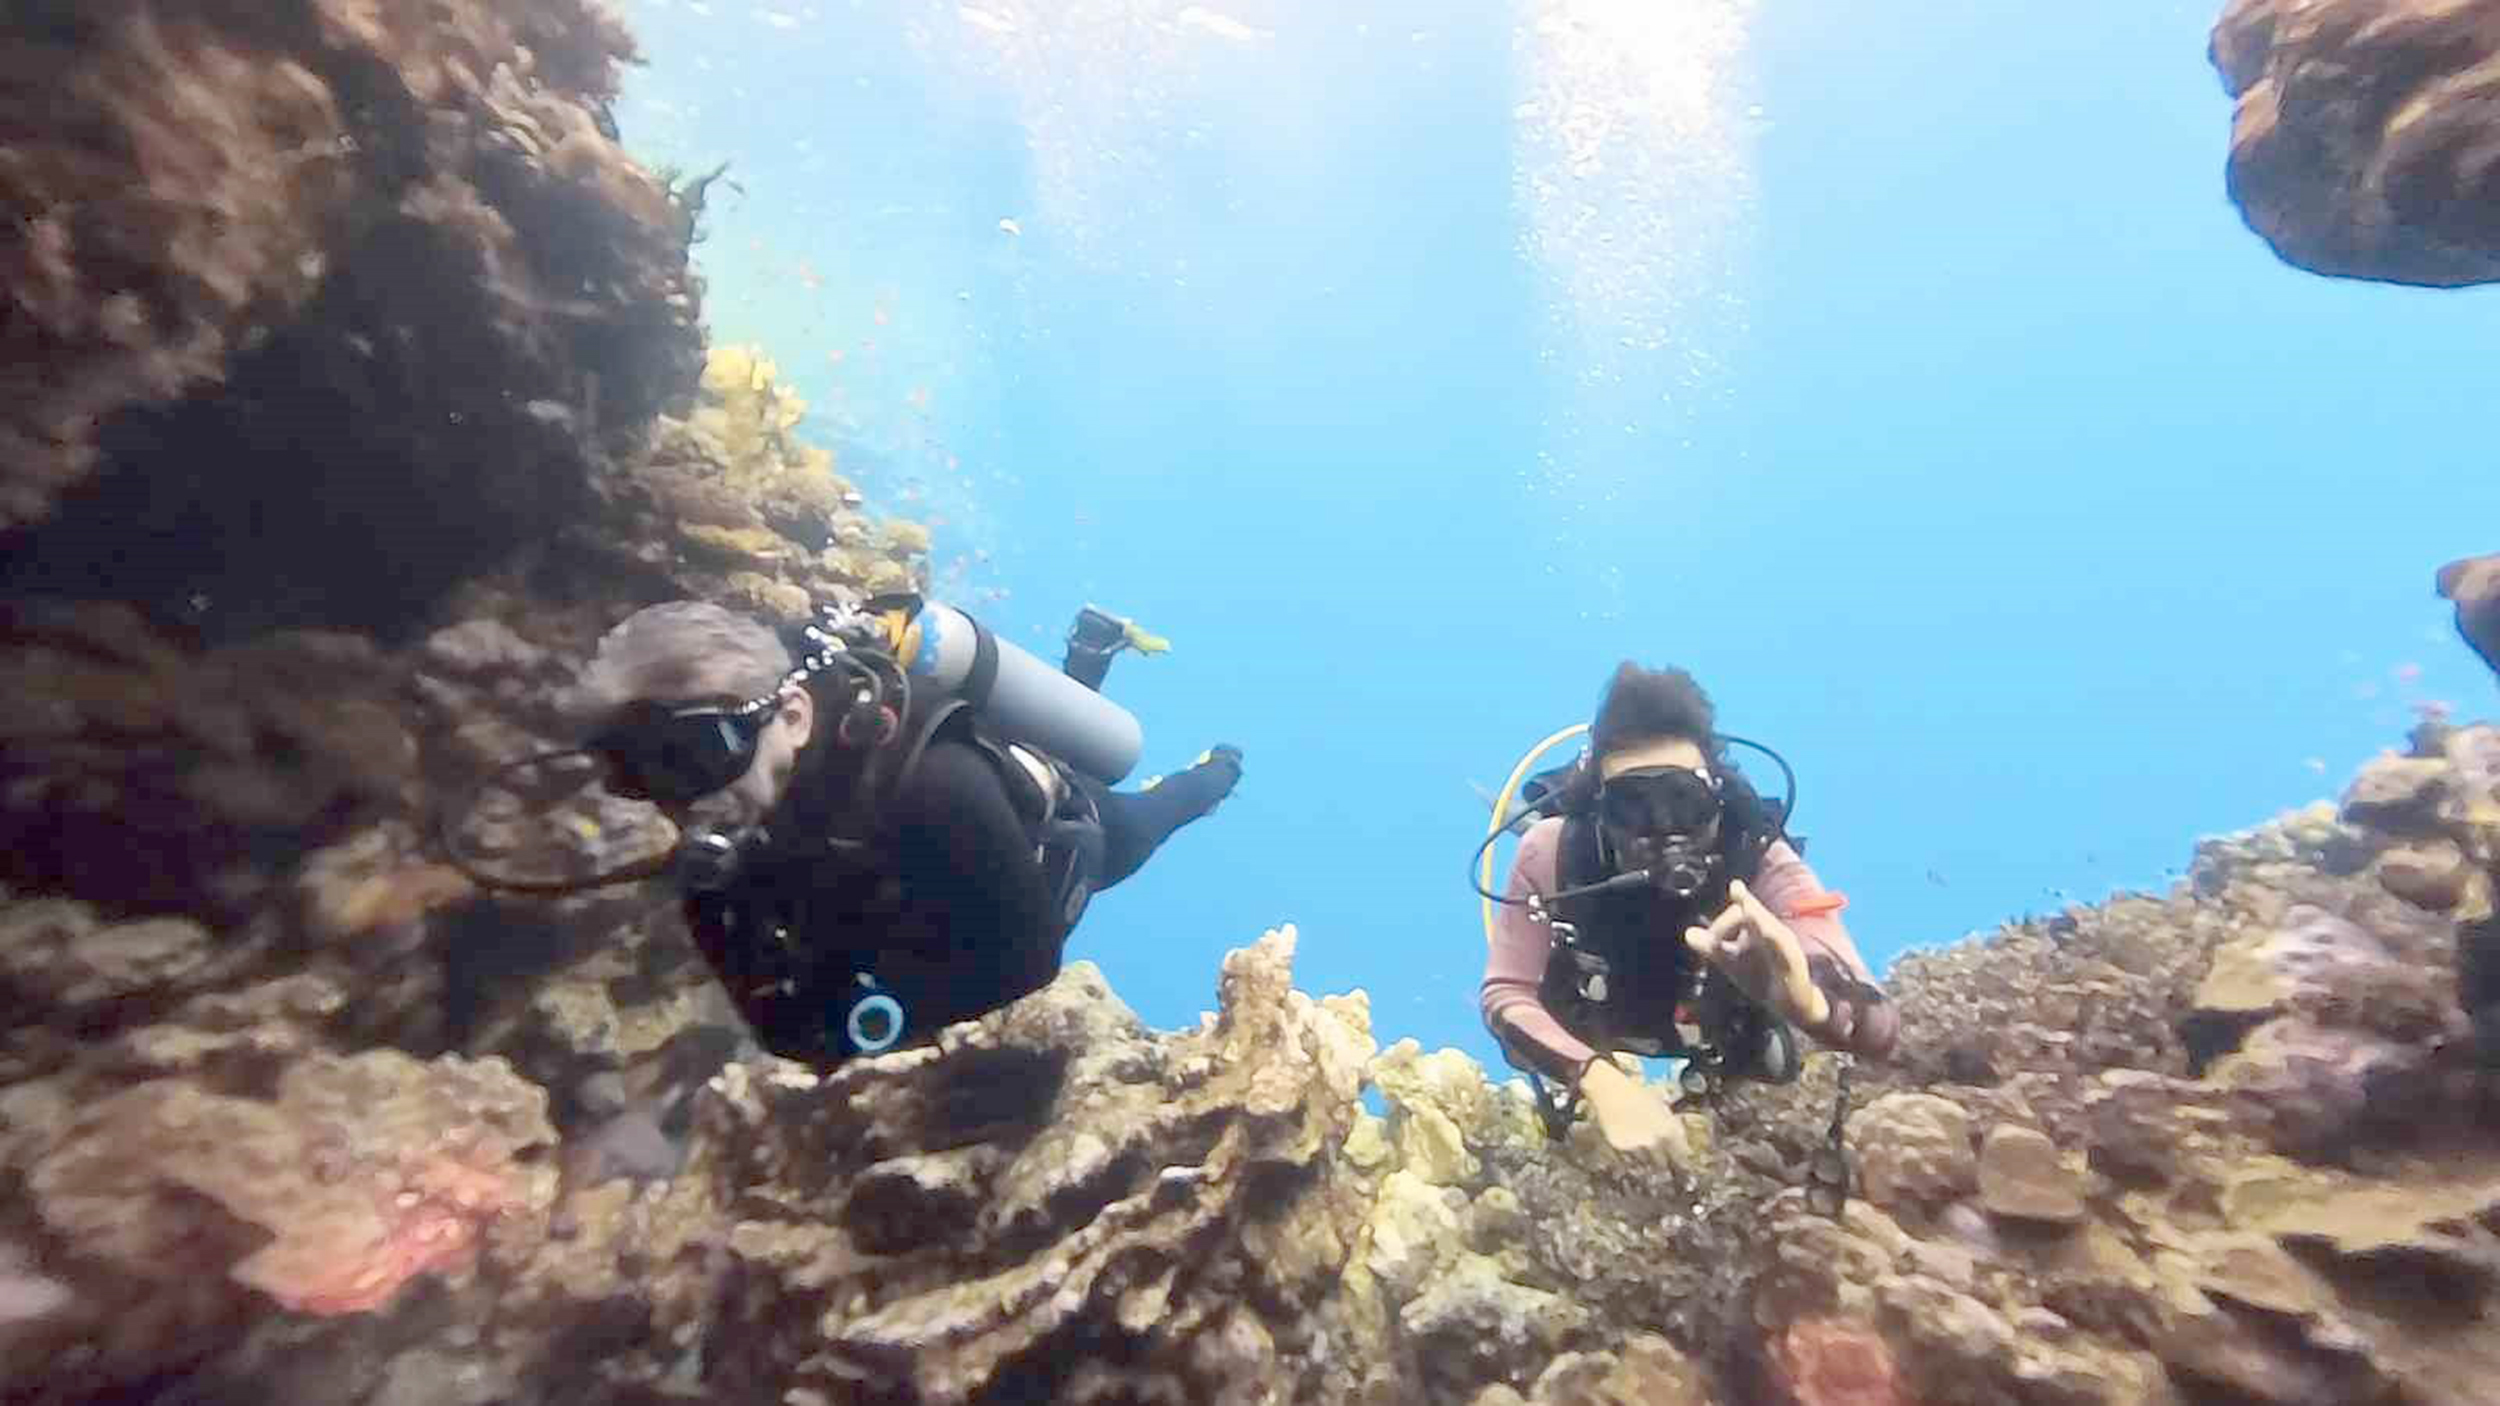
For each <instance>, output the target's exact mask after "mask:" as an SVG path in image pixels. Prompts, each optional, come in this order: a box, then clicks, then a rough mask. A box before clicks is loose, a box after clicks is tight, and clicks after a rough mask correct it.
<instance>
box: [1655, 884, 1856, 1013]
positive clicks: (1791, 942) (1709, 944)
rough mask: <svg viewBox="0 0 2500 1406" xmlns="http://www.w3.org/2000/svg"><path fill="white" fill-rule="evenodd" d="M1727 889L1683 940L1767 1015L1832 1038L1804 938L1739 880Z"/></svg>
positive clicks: (1824, 999) (1829, 1005)
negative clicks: (1706, 921) (1713, 913)
mask: <svg viewBox="0 0 2500 1406" xmlns="http://www.w3.org/2000/svg"><path fill="white" fill-rule="evenodd" d="M1727 893H1728V900H1729V901H1728V905H1727V908H1726V910H1725V911H1724V912H1722V913H1720V914H1719V916H1718V917H1716V918H1713V919H1711V920H1710V925H1709V926H1708V927H1700V928H1690V929H1687V930H1686V931H1685V934H1684V942H1685V945H1687V946H1689V947H1691V948H1692V949H1693V951H1694V952H1696V953H1698V954H1699V955H1700V957H1701V959H1702V960H1703V961H1705V962H1708V963H1709V964H1710V965H1712V966H1714V967H1716V968H1718V969H1719V970H1720V971H1723V972H1725V973H1727V976H1728V979H1729V980H1731V981H1733V982H1735V983H1736V986H1737V989H1738V990H1740V991H1743V992H1744V993H1745V994H1746V995H1748V996H1750V997H1752V998H1753V999H1754V1000H1755V1001H1756V1002H1758V1003H1760V1004H1761V1005H1762V1006H1763V1007H1764V1008H1765V1009H1768V1010H1769V1011H1770V1012H1771V1013H1772V1014H1774V1015H1776V1016H1778V1017H1779V1018H1780V1019H1782V1020H1785V1021H1787V1022H1788V1023H1789V1024H1791V1025H1794V1026H1797V1027H1799V1028H1801V1029H1804V1030H1806V1031H1808V1032H1809V1033H1811V1034H1813V1035H1815V1036H1816V1037H1817V1038H1819V1039H1826V1040H1829V1039H1833V1038H1834V1036H1833V1034H1832V1033H1831V1030H1830V1027H1831V1024H1832V1020H1833V1017H1834V1015H1835V1014H1836V1012H1835V1011H1834V1009H1833V1006H1832V1002H1831V1000H1830V998H1828V997H1826V996H1825V995H1824V994H1823V989H1822V988H1821V987H1820V986H1818V985H1816V984H1815V981H1814V973H1813V971H1812V970H1811V969H1809V967H1808V966H1807V958H1806V945H1805V940H1804V939H1802V938H1800V937H1798V936H1797V932H1796V929H1794V928H1791V927H1790V926H1789V925H1788V924H1787V923H1786V922H1785V921H1784V920H1782V919H1781V917H1780V916H1779V915H1778V914H1777V913H1774V912H1772V911H1771V909H1770V907H1769V906H1768V905H1766V904H1765V903H1763V901H1762V900H1761V899H1759V898H1756V897H1754V894H1753V890H1752V889H1749V888H1747V887H1746V886H1745V885H1744V883H1743V882H1742V881H1741V880H1740V881H1738V882H1736V883H1732V884H1729V885H1728V886H1727ZM1839 1038H1841V1039H1846V1033H1845V1032H1843V1033H1842V1034H1841V1035H1840V1036H1839Z"/></svg>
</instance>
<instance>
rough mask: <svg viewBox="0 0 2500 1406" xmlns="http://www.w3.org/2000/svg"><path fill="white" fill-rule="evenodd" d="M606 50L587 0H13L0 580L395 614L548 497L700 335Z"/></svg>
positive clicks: (467, 567) (593, 455)
mask: <svg viewBox="0 0 2500 1406" xmlns="http://www.w3.org/2000/svg"><path fill="white" fill-rule="evenodd" d="M632 52H633V51H632V44H631V40H630V38H629V37H628V36H627V34H626V32H625V31H624V29H623V27H622V26H621V24H619V23H618V22H617V21H616V20H615V19H614V18H613V17H612V16H610V15H609V14H608V13H607V12H606V11H605V10H603V9H601V8H600V7H599V6H597V5H596V4H593V3H588V0H526V2H525V3H519V4H509V3H502V0H493V2H492V3H490V0H447V2H446V3H428V4H413V3H402V0H384V3H378V4H377V3H369V2H368V3H346V2H345V0H280V3H273V4H267V5H257V4H230V3H221V4H209V5H201V4H191V3H179V4H178V3H167V0H29V3H27V4H23V5H17V6H14V7H12V10H11V13H10V15H9V19H8V22H7V25H6V28H5V32H0V75H4V76H0V112H6V113H7V125H8V128H9V130H10V131H11V132H12V133H13V134H15V135H13V136H12V139H11V141H10V143H9V148H8V151H7V153H6V156H5V158H4V159H0V211H4V212H5V213H6V214H7V216H8V217H9V224H10V225H11V227H12V228H14V229H16V230H19V231H22V232H23V236H24V237H22V238H19V239H14V240H11V241H8V242H7V243H6V244H5V245H0V299H5V303H6V306H7V307H8V308H9V310H10V315H9V316H8V317H6V318H0V329H5V331H0V336H4V337H5V338H6V345H5V348H4V350H5V354H0V529H10V528H13V529H16V531H14V532H13V533H11V534H10V535H9V536H8V537H7V539H6V542H5V548H4V549H0V550H5V560H6V563H7V567H6V570H5V572H0V582H4V583H5V585H6V587H7V588H9V589H12V590H44V591H49V592H58V593H64V594H77V595H93V596H101V597H107V598H114V599H124V600H130V601H134V602H138V603H141V604H143V605H145V606H146V607H147V608H148V609H149V610H150V612H151V613H152V614H155V615H157V616H159V617H160V618H163V619H167V620H179V621H183V622H185V623H186V624H189V625H192V626H195V627H196V628H198V629H199V630H201V631H204V632H207V633H209V634H212V635H214V636H216V637H219V638H227V639H233V638H240V637H243V636H247V635H250V634H254V633H258V632H261V631H265V630H267V629H269V628H272V627H278V626H297V627H317V628H331V629H355V630H359V631H363V632H369V633H382V634H386V635H404V634H405V632H407V631H408V630H410V629H411V628H412V627H413V626H414V625H415V623H416V622H417V620H418V619H419V618H420V617H421V616H422V615H423V614H424V612H425V609H426V607H427V606H428V605H430V604H431V603H433V602H434V601H436V600H437V599H438V598H439V597H440V596H441V595H442V594H443V593H444V592H445V591H447V590H448V589H450V588H451V587H452V586H454V585H456V584H457V583H459V582H461V581H462V580H463V579H465V578H467V577H470V576H473V575H476V574H478V573H480V572H482V571H484V570H488V569H491V568H492V566H493V565H494V564H495V563H496V562H497V561H498V560H499V559H501V558H502V557H504V556H506V555H508V554H509V553H510V552H511V551H512V550H513V549H514V547H515V546H516V545H517V544H521V543H526V542H529V541H532V540H534V539H536V538H538V537H541V536H543V535H545V534H548V533H551V532H552V531H553V530H555V529H556V528H557V527H558V526H560V525H561V524H563V523H564V522H566V521H568V520H569V519H570V518H572V517H573V516H575V515H577V514H578V513H580V512H581V511H582V510H583V508H584V505H585V504H586V503H588V502H589V501H590V497H591V495H590V492H589V481H590V480H591V479H592V478H593V477H594V476H595V475H596V474H597V473H599V472H600V471H601V470H602V468H603V467H604V466H605V465H606V464H607V462H608V461H609V460H610V459H612V458H614V457H618V456H627V455H631V454H632V453H634V452H635V451H636V450H638V449H639V447H640V445H641V442H642V439H643V436H644V435H645V433H646V432H647V429H648V426H649V424H650V422H651V420H652V417H653V416H654V415H655V414H657V413H658V412H659V411H660V410H662V409H664V408H667V407H668V406H670V405H672V404H677V403H682V402H683V400H684V399H685V398H686V396H687V395H688V393H689V392H690V391H691V388H692V382H693V380H694V376H695V372H696V366H697V361H698V358H699V356H700V353H701V337H700V331H699V328H698V325H697V311H696V298H697V295H698V292H699V289H698V287H697V285H696V283H695V281H694V279H693V277H692V276H691V274H690V273H689V271H688V268H687V258H686V241H687V235H688V231H687V229H686V228H685V222H684V220H683V219H682V217H681V214H680V211H679V210H678V208H677V207H676V205H675V204H674V203H673V202H672V199H671V193H670V192H669V191H668V190H667V189H665V188H664V187H663V186H662V185H661V184H660V182H658V181H657V180H655V179H654V178H652V177H651V176H650V175H648V174H647V173H645V172H644V171H643V170H641V169H640V168H639V167H638V166H636V165H635V164H634V163H633V162H632V161H631V160H630V159H628V158H627V156H626V155H625V153H624V151H623V149H622V148H621V147H620V146H618V145H617V143H616V142H615V141H614V140H613V133H614V126H613V123H612V122H611V121H610V120H609V119H608V117H607V115H606V106H607V103H608V102H609V100H610V99H611V98H612V96H613V95H614V92H615V86H616V71H617V67H618V65H619V63H620V62H622V61H625V60H627V59H630V58H631V57H632ZM37 524H42V525H43V528H42V530H33V529H35V525H37ZM279 563H283V564H284V566H283V569H281V568H280V567H279V566H278V565H277V564H279Z"/></svg>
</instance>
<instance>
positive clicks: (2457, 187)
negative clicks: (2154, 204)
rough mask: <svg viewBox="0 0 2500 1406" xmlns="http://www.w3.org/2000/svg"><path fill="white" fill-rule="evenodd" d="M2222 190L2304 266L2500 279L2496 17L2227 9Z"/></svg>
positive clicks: (2425, 10)
mask: <svg viewBox="0 0 2500 1406" xmlns="http://www.w3.org/2000/svg"><path fill="white" fill-rule="evenodd" d="M2210 52H2211V55H2212V59H2213V63H2214V67H2215V68H2216V69H2217V70H2218V71H2219V72H2220V73H2221V75H2222V81H2223V86H2224V87H2225V88H2227V89H2228V90H2229V91H2230V93H2231V95H2232V96H2233V97H2234V98H2236V99H2238V109H2237V112H2236V115H2235V117H2234V119H2233V122H2232V128H2231V159H2230V167H2229V185H2230V191H2231V198H2232V199H2233V200H2235V201H2237V202H2238V204H2239V207H2240V212H2241V214H2242V215H2243V216H2245V217H2246V219H2247V221H2248V224H2249V227H2250V228H2251V229H2254V230H2255V231H2256V232H2257V233H2258V234H2259V235H2262V236H2263V237H2264V238H2265V240H2266V242H2267V243H2269V244H2271V245H2273V246H2274V250H2275V252H2276V253H2277V254H2280V255H2281V256H2282V257H2283V258H2284V259H2285V260H2286V261H2288V262H2290V263H2293V264H2296V265H2298V266H2300V267H2302V268H2305V269H2309V270H2311V271H2313V272H2316V273H2323V274H2332V275H2336V276H2340V277H2347V278H2371V279H2383V280H2385V281H2388V282H2392V283H2412V284H2425V285H2430V286H2435V287H2452V286H2456V285H2460V284H2469V283H2487V282H2490V281H2492V280H2493V279H2495V278H2500V115H2495V114H2496V113H2500V103H2496V102H2495V99H2496V98H2500V22H2495V17H2494V10H2493V7H2492V6H2491V5H2490V4H2489V3H2488V0H2394V3H2390V0H2230V3H2229V4H2228V6H2227V7H2226V8H2225V9H2224V11H2223V14H2222V18H2221V21H2220V23H2218V24H2217V25H2216V26H2215V28H2214V32H2213V42H2212V46H2211V51H2210Z"/></svg>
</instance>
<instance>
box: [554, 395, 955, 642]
mask: <svg viewBox="0 0 2500 1406" xmlns="http://www.w3.org/2000/svg"><path fill="white" fill-rule="evenodd" d="M806 414H807V404H806V402H805V401H804V400H803V399H801V398H800V396H799V394H798V393H797V391H795V390H794V389H792V388H791V386H790V385H789V384H788V382H787V381H785V380H784V379H783V378H782V375H781V371H780V368H779V367H778V366H776V365H775V364H774V363H773V361H772V359H771V358H770V357H768V356H766V355H764V354H763V352H762V351H761V350H759V349H757V348H754V347H744V346H723V347H715V348H713V349H712V351H711V353H710V354H709V356H708V357H706V359H705V362H704V369H703V383H702V394H701V397H700V399H699V400H698V402H697V404H696V405H695V406H694V408H693V409H692V411H691V412H690V413H689V414H688V415H687V416H686V417H685V418H683V419H678V418H675V417H669V416H663V417H662V418H661V419H660V421H659V423H658V426H657V429H656V430H655V432H654V435H653V441H652V445H651V450H650V453H649V454H648V456H646V457H645V458H643V459H641V460H640V461H638V462H637V463H635V464H634V465H633V466H631V467H630V468H629V469H628V470H627V471H626V472H624V473H622V474H619V475H616V476H615V477H613V478H612V479H611V480H609V481H608V482H606V483H604V484H603V485H602V491H603V494H605V495H606V497H607V500H608V502H609V503H610V505H611V510H612V511H611V514H610V515H608V516H605V517H602V518H600V519H598V520H595V521H592V522H589V523H585V524H577V525H576V526H575V527H574V529H573V530H572V531H571V533H570V534H569V536H570V537H571V539H572V540H573V541H575V542H577V543H579V544H580V545H581V548H582V549H583V550H584V551H586V552H589V551H598V550H602V549H606V550H616V548H614V547H612V546H609V545H608V544H615V543H632V544H635V545H634V548H633V550H632V556H633V558H634V560H635V561H636V562H638V563H640V564H641V565H643V566H646V567H649V566H658V567H663V568H664V569H666V570H667V571H668V573H669V574H670V575H671V577H672V578H673V579H674V580H675V581H676V582H677V585H678V589H680V590H681V591H683V592H684V593H686V594H690V595H699V596H704V597H707V598H710V599H716V600H721V601H724V602H728V603H732V604H735V605H738V606H740V607H742V608H744V609H748V610H752V611H754V612H755V613H756V614H758V615H762V616H766V617H768V618H772V619H776V620H780V621H783V622H792V621H797V620H800V619H804V618H806V616H807V615H808V614H809V612H810V610H811V602H814V601H822V600H826V599H837V598H843V597H846V596H851V595H856V594H859V593H867V594H875V593H878V592H884V591H895V590H909V589H912V588H913V587H914V586H915V585H916V584H918V583H919V582H920V581H921V579H922V577H923V576H924V575H925V572H926V557H927V554H928V550H929V535H928V531H927V529H925V528H923V527H921V526H920V525H919V524H917V523H911V522H905V521H901V520H892V521H888V522H885V523H882V524H879V523H876V522H873V521H872V520H871V519H870V518H869V517H868V516H867V515H866V514H865V513H863V512H862V511H860V509H861V506H862V504H863V501H864V500H863V498H862V496H861V494H860V493H859V491H858V490H857V489H855V488H853V487H852V486H851V485H850V484H849V483H848V482H847V481H845V480H844V479H843V478H842V477H841V475H839V474H838V473H836V472H835V471H834V456H833V454H832V452H831V451H830V450H827V449H825V448H823V447H821V446H819V445H816V444H812V443H810V442H808V441H807V440H806V439H804V438H802V437H801V436H800V435H799V434H798V432H797V431H798V428H799V426H800V423H801V422H802V421H803V420H804V419H805V417H806Z"/></svg>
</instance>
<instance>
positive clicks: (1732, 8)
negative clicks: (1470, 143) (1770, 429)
mask: <svg viewBox="0 0 2500 1406" xmlns="http://www.w3.org/2000/svg"><path fill="white" fill-rule="evenodd" d="M1750 18H1751V5H1750V3H1749V0H1522V3H1521V7H1520V13H1519V21H1518V31H1517V38H1516V46H1517V49H1516V52H1517V62H1518V75H1519V87H1520V101H1519V104H1518V107H1517V109H1516V111H1515V113H1514V116H1515V118H1516V122H1515V124H1514V127H1513V141H1514V144H1515V151H1516V158H1515V163H1514V168H1513V169H1514V182H1515V191H1516V195H1517V198H1518V201H1519V204H1520V209H1521V222H1520V223H1521V231H1520V239H1521V248H1522V252H1523V254H1524V255H1525V257H1526V258H1527V259H1528V260H1529V261H1530V263H1531V265H1532V266H1533V268H1534V269H1535V271H1536V273H1537V275H1538V276H1539V278H1540V280H1541V283H1542V290H1543V299H1542V308H1541V312H1542V320H1543V327H1542V337H1543V341H1542V345H1541V346H1540V347H1539V349H1538V354H1539V360H1540V361H1541V362H1542V363H1543V365H1544V366H1545V367H1546V368H1547V373H1548V375H1549V377H1550V378H1551V387H1550V399H1549V404H1550V405H1551V407H1552V408H1551V410H1550V412H1549V414H1548V417H1547V420H1546V424H1545V434H1544V446H1543V449H1542V451H1541V453H1540V454H1539V456H1538V462H1537V464H1536V465H1535V467H1534V468H1533V470H1531V473H1532V477H1533V479H1534V487H1535V489H1536V491H1537V494H1538V497H1539V499H1540V504H1541V506H1542V508H1543V509H1544V512H1545V518H1546V521H1547V522H1548V523H1550V524H1551V525H1552V526H1551V531H1553V532H1554V533H1555V534H1556V540H1555V541H1553V542H1551V543H1550V544H1549V546H1550V547H1552V548H1553V549H1554V555H1553V558H1552V559H1554V560H1560V561H1568V560H1574V559H1579V558H1583V557H1585V558H1587V559H1590V560H1604V559H1605V557H1606V554H1605V553H1604V552H1602V551H1601V552H1586V551H1582V550H1579V549H1582V548H1586V547H1588V546H1589V545H1590V542H1589V540H1588V537H1589V534H1590V532H1591V531H1592V530H1593V529H1594V528H1595V526H1596V525H1597V524H1600V523H1603V522H1605V521H1608V520H1611V519H1616V518H1619V517H1620V516H1621V515H1622V514H1623V513H1624V512H1625V511H1626V509H1627V507H1628V506H1629V503H1628V502H1627V501H1626V500H1627V499H1629V498H1631V497H1633V496H1634V495H1636V494H1637V493H1639V492H1640V491H1642V490H1644V489H1648V490H1655V489H1656V488H1657V487H1658V486H1659V480H1660V479H1662V478H1663V479H1667V480H1672V479H1674V478H1675V477H1677V476H1678V466H1679V464H1681V463H1684V462H1688V461H1689V459H1690V457H1691V456H1690V455H1689V453H1686V452H1683V451H1686V450H1688V449H1689V436H1690V434H1691V433H1692V430H1693V427H1694V423H1695V422H1694V415H1695V412H1696V411H1697V410H1699V409H1700V408H1701V407H1703V406H1704V405H1706V404H1707V403H1709V402H1710V401H1711V400H1713V399H1715V398H1719V397H1723V396H1725V395H1726V394H1727V393H1728V386H1727V381H1726V376H1725V375H1724V373H1723V367H1722V358H1723V355H1724V353H1725V352H1726V351H1727V349H1728V348H1729V347H1730V345H1731V343H1732V342H1733V341H1734V339H1736V338H1738V337H1740V336H1742V335H1743V333H1744V331H1745V307H1744V302H1743V298H1742V296H1741V293H1740V292H1739V289H1740V288H1741V275H1742V273H1743V257H1742V256H1743V253H1744V249H1745V245H1746V242H1747V241H1746V239H1745V234H1746V229H1747V225H1748V222H1749V220H1750V219H1751V215H1752V207H1753V176H1752V157H1751V132H1750V129H1751V127H1752V124H1753V123H1754V122H1755V121H1756V120H1757V119H1758V117H1759V111H1758V109H1756V108H1754V107H1753V106H1752V105H1751V104H1752V99H1751V98H1750V96H1748V89H1749V87H1750V77H1749V71H1748V69H1747V65H1746V42H1747V25H1748V22H1749V20H1750ZM1586 584H1588V585H1590V586H1593V587H1595V588H1596V590H1595V592H1594V595H1593V598H1592V612H1593V613H1597V614H1601V615H1611V614H1612V613H1613V611H1614V610H1615V609H1616V604H1617V602H1619V600H1620V593H1621V589H1622V581H1621V577H1620V575H1619V573H1617V572H1614V571H1611V570H1604V569H1599V570H1597V571H1596V573H1595V575H1594V577H1593V579H1592V580H1591V581H1590V582H1588V583H1586Z"/></svg>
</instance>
